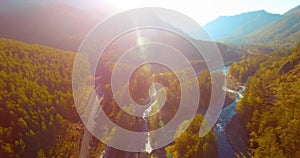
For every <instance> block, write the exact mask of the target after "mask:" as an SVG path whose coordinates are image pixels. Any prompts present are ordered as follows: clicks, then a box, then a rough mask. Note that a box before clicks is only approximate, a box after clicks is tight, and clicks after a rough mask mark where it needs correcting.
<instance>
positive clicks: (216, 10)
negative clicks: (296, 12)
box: [0, 0, 300, 25]
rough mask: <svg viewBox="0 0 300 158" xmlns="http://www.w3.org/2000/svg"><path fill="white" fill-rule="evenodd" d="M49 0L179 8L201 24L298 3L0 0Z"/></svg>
mask: <svg viewBox="0 0 300 158" xmlns="http://www.w3.org/2000/svg"><path fill="white" fill-rule="evenodd" d="M51 2H52V3H53V2H63V3H66V4H71V5H75V6H77V7H80V8H94V9H95V8H106V9H108V8H109V7H113V8H114V10H115V9H116V10H120V11H121V10H128V9H132V8H138V7H163V8H169V9H174V10H177V11H180V12H182V13H184V14H186V15H188V16H190V17H191V18H193V19H194V20H196V21H198V22H199V23H200V24H201V25H204V24H206V23H207V22H209V21H211V20H214V19H216V18H217V17H219V16H221V15H235V14H239V13H243V12H248V11H255V10H266V11H267V12H271V13H279V14H283V13H284V12H286V11H288V10H289V9H291V8H293V7H296V6H297V5H300V1H299V0H42V1H41V0H0V9H9V8H10V7H16V6H18V7H21V6H30V5H36V4H41V3H51ZM114 12H115V13H117V12H116V11H114Z"/></svg>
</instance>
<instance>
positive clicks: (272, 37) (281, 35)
mask: <svg viewBox="0 0 300 158" xmlns="http://www.w3.org/2000/svg"><path fill="white" fill-rule="evenodd" d="M204 28H205V29H206V30H207V31H208V32H209V33H210V35H211V37H212V39H214V40H216V41H220V42H225V43H234V44H272V43H277V44H278V43H281V44H282V43H285V44H287V45H294V44H295V42H296V41H297V39H300V6H297V7H295V8H293V9H291V10H290V11H288V12H286V13H285V14H283V15H279V14H271V13H268V12H266V11H264V10H260V11H254V12H248V13H243V14H240V15H235V16H222V17H219V18H218V19H216V20H213V21H211V22H210V23H208V24H206V25H205V26H204Z"/></svg>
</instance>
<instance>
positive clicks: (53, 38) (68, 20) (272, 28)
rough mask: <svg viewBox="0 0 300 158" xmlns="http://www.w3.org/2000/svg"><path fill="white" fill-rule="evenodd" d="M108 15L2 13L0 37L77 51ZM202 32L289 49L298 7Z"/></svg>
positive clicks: (250, 15)
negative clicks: (287, 46) (284, 46)
mask: <svg viewBox="0 0 300 158" xmlns="http://www.w3.org/2000/svg"><path fill="white" fill-rule="evenodd" d="M109 14H111V13H110V11H108V9H106V10H105V9H102V10H88V9H79V8H77V7H74V6H70V5H67V4H63V3H50V4H40V5H36V6H26V7H22V8H17V9H12V10H11V11H10V10H2V11H1V15H0V21H1V29H0V37H1V38H9V39H14V40H20V41H23V42H26V43H37V44H41V45H47V46H51V47H55V48H59V49H64V50H72V51H77V49H78V47H79V46H80V43H81V41H82V40H83V39H84V37H85V35H86V34H87V33H88V32H89V31H90V30H91V29H92V28H93V27H94V26H95V25H96V24H97V23H99V22H100V21H101V20H103V19H105V18H106V17H108V15H109ZM45 19H46V20H45ZM204 28H205V29H206V30H207V31H208V32H209V34H210V36H211V37H212V40H214V41H217V42H222V43H230V44H232V43H233V44H238V45H239V44H270V43H285V44H289V45H293V44H295V42H293V41H297V39H299V38H300V31H299V30H300V6H298V7H295V8H294V9H292V10H290V11H288V12H287V13H285V14H283V15H279V14H272V13H268V12H266V11H264V10H260V11H253V12H247V13H242V14H239V15H234V16H221V17H219V18H217V19H216V20H213V21H211V22H209V23H208V24H206V25H205V26H204ZM195 34H196V35H194V36H193V37H196V38H198V39H200V40H207V38H203V37H201V35H200V34H199V32H195ZM197 34H199V35H197Z"/></svg>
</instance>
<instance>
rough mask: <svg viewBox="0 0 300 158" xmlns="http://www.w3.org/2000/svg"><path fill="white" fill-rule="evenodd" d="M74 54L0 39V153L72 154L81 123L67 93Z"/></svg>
mask: <svg viewBox="0 0 300 158" xmlns="http://www.w3.org/2000/svg"><path fill="white" fill-rule="evenodd" d="M74 57H75V53H73V52H67V51H62V50H57V49H54V48H50V47H45V46H39V45H30V44H25V43H22V42H18V41H13V40H8V39H0V94H1V95H0V116H1V119H0V155H1V157H5V158H10V157H43V156H46V157H51V156H54V157H70V156H74V155H75V156H76V155H78V153H79V150H78V149H79V146H80V142H81V139H82V132H83V126H82V125H81V124H80V123H79V117H78V116H77V112H76V109H75V107H74V103H73V97H72V92H71V85H72V82H71V74H72V65H73V60H74ZM96 147H97V146H96ZM96 147H95V148H96ZM91 150H92V149H91Z"/></svg>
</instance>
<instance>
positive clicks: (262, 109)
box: [227, 43, 300, 158]
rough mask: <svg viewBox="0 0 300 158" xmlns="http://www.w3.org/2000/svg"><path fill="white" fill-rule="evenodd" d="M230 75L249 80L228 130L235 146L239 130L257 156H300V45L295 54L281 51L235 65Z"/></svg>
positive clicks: (254, 57)
mask: <svg viewBox="0 0 300 158" xmlns="http://www.w3.org/2000/svg"><path fill="white" fill-rule="evenodd" d="M257 65H260V66H259V67H257ZM236 72H239V73H236ZM229 73H230V75H232V76H234V77H237V78H239V77H240V76H242V78H241V79H244V80H245V79H246V78H247V79H248V81H247V88H246V90H245V93H244V97H243V98H242V99H241V101H240V102H239V103H238V105H237V107H236V110H237V115H236V117H234V118H233V121H232V123H231V124H230V125H229V126H230V128H228V131H227V132H228V133H229V134H232V137H230V138H229V139H230V141H231V143H232V144H233V147H234V148H235V149H238V148H239V146H237V145H239V144H240V142H241V138H239V137H236V136H233V134H234V133H236V132H235V131H234V130H233V129H235V130H236V128H237V127H238V128H239V131H240V132H241V133H245V137H246V139H247V137H248V140H246V142H249V146H250V151H251V154H252V156H254V157H291V158H293V157H295V158H296V157H299V156H300V152H299V151H300V148H299V147H300V141H299V139H298V137H299V134H300V131H299V129H300V128H299V125H300V124H299V120H300V118H299V116H300V113H299V112H300V104H299V99H300V98H299V96H300V91H299V90H300V88H299V85H300V80H299V77H300V43H299V44H298V46H297V47H296V48H295V49H294V51H293V52H292V53H288V52H285V51H282V52H280V51H277V52H274V53H272V54H269V55H258V56H253V57H252V58H251V59H247V60H244V61H241V62H239V63H235V64H234V66H233V67H230V71H229ZM243 77H244V78H243ZM239 125H241V126H239ZM231 128H232V129H231ZM242 131H245V132H242ZM242 139H245V138H242Z"/></svg>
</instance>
